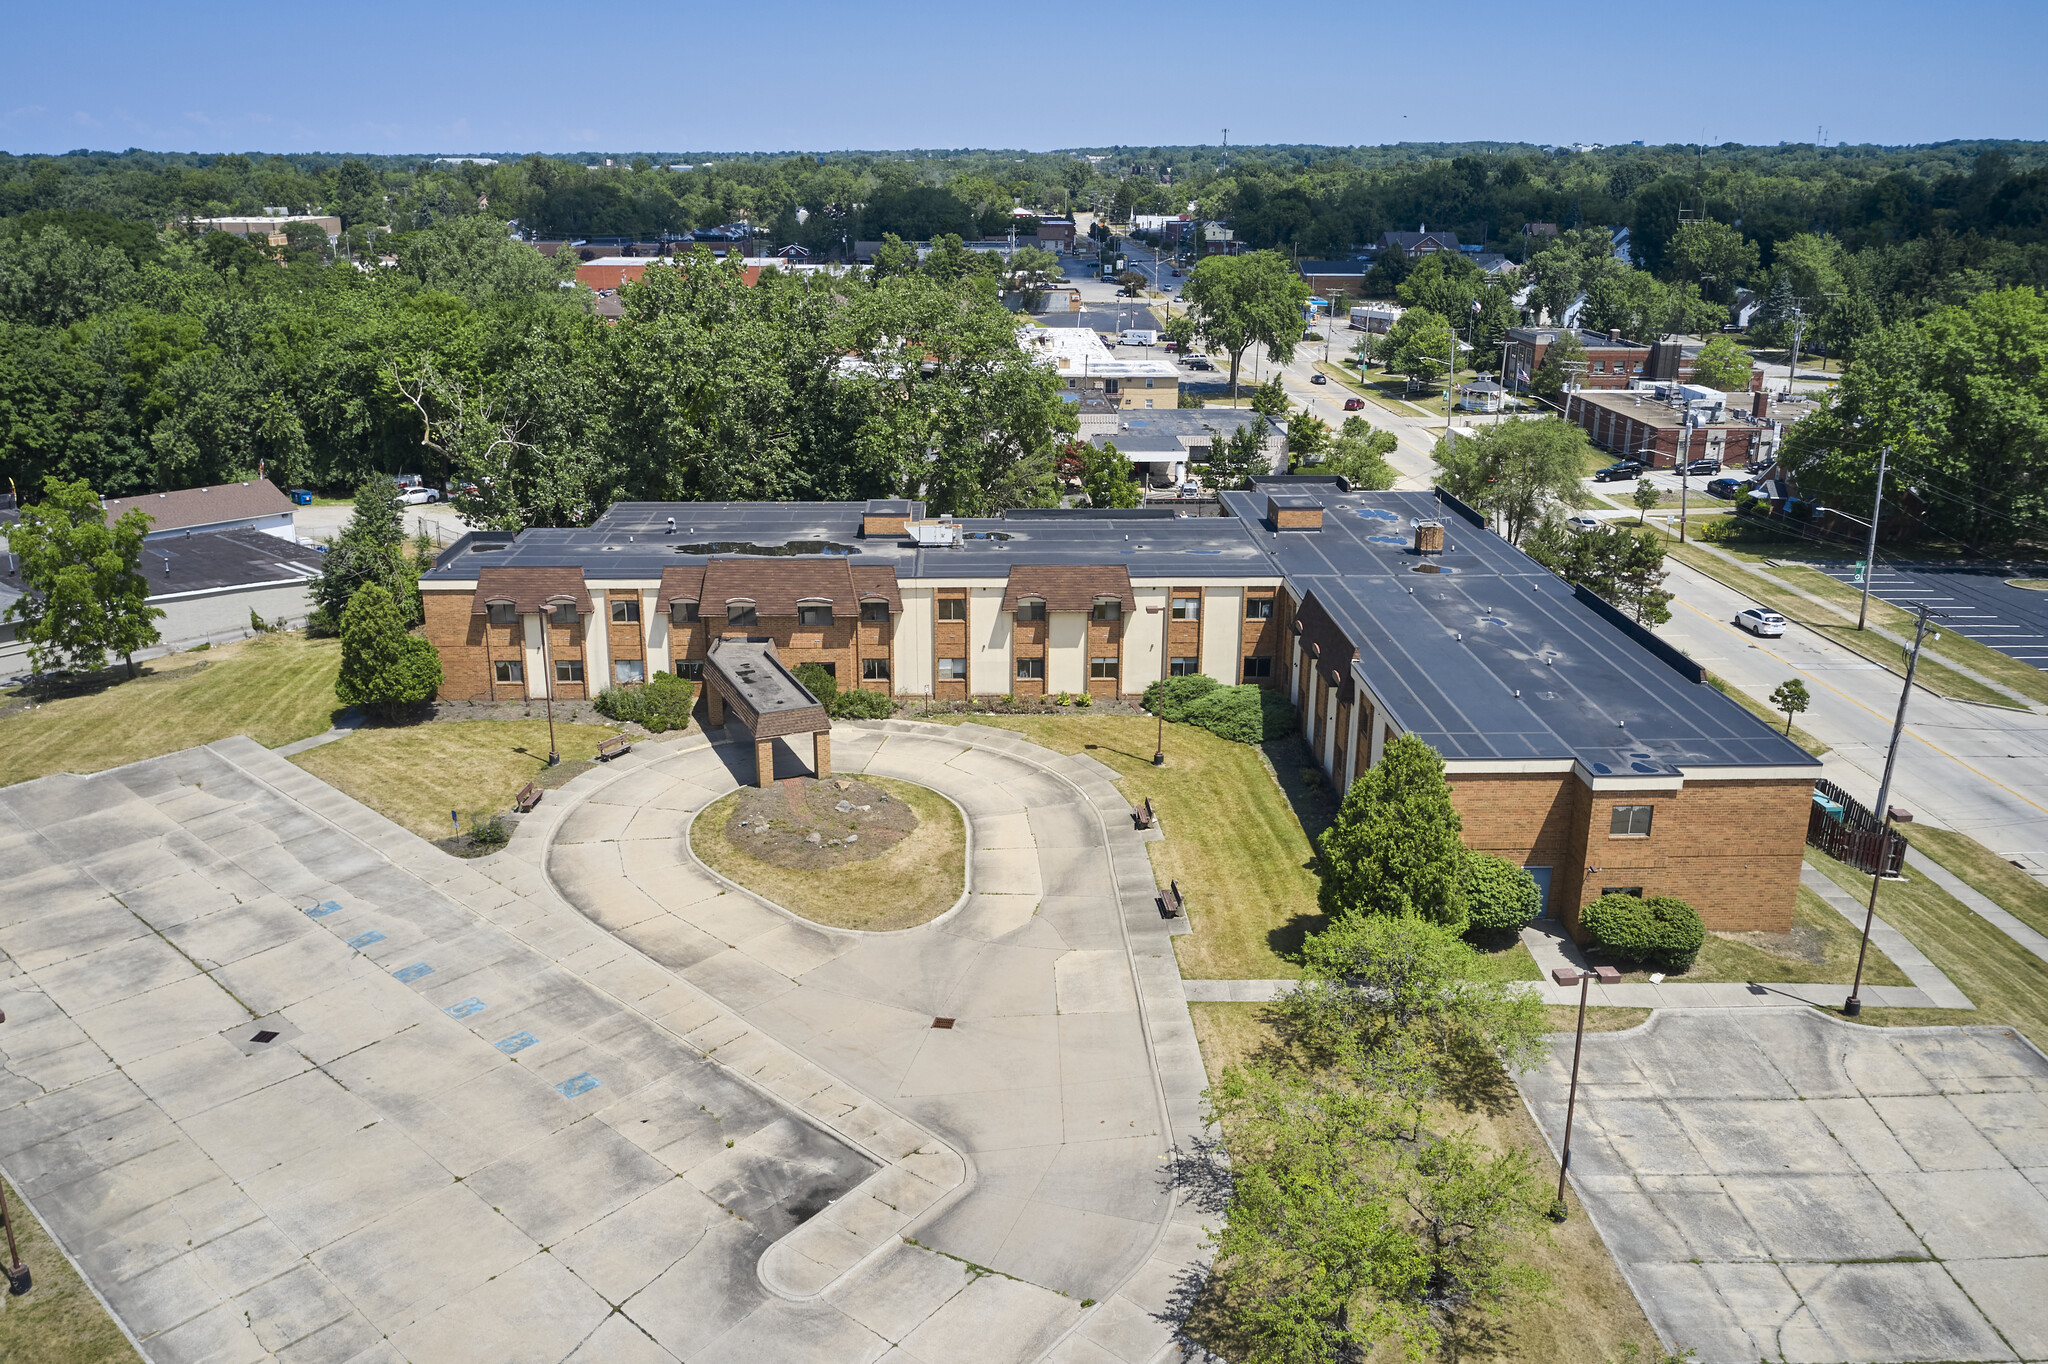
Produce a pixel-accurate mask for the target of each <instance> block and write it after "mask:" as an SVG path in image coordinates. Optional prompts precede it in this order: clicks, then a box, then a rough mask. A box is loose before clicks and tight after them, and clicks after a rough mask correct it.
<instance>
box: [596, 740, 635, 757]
mask: <svg viewBox="0 0 2048 1364" xmlns="http://www.w3.org/2000/svg"><path fill="white" fill-rule="evenodd" d="M632 751H633V739H632V736H631V735H627V734H614V735H612V737H611V738H609V739H606V740H605V741H604V742H603V743H601V744H599V745H598V746H597V760H598V761H599V762H601V763H605V762H610V761H611V760H612V759H613V758H616V757H618V756H619V755H620V754H621V753H631V752H632Z"/></svg>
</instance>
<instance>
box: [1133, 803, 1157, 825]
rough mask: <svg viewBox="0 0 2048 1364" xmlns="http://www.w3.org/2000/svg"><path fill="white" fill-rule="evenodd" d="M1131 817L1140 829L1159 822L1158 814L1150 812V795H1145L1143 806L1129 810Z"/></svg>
mask: <svg viewBox="0 0 2048 1364" xmlns="http://www.w3.org/2000/svg"><path fill="white" fill-rule="evenodd" d="M1131 818H1132V819H1133V820H1134V821H1136V823H1137V825H1138V827H1139V828H1140V829H1149V828H1151V827H1152V826H1153V825H1155V824H1157V823H1158V822H1159V816H1157V815H1155V814H1153V813H1152V797H1150V796H1147V797H1145V805H1144V808H1142V809H1138V810H1133V811H1131Z"/></svg>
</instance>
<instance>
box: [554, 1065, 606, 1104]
mask: <svg viewBox="0 0 2048 1364" xmlns="http://www.w3.org/2000/svg"><path fill="white" fill-rule="evenodd" d="M600 1083H601V1082H600V1081H599V1080H598V1078H597V1077H596V1076H595V1075H592V1074H591V1073H590V1072H589V1071H587V1070H586V1071H584V1072H583V1073H582V1074H581V1075H571V1076H570V1077H569V1078H568V1079H566V1080H564V1081H562V1083H560V1084H558V1085H556V1086H555V1092H556V1093H558V1094H560V1095H561V1096H562V1097H563V1098H565V1099H573V1098H575V1097H576V1096H577V1095H578V1094H588V1093H589V1092H590V1091H591V1090H593V1089H596V1088H597V1087H598V1085H599V1084H600Z"/></svg>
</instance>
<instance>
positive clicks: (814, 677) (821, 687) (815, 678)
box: [795, 663, 839, 714]
mask: <svg viewBox="0 0 2048 1364" xmlns="http://www.w3.org/2000/svg"><path fill="white" fill-rule="evenodd" d="M795 674H796V680H797V681H799V682H801V683H803V684H804V687H805V688H806V689H807V690H808V691H809V692H810V693H811V695H813V696H815V697H817V698H818V700H819V701H821V702H823V703H824V706H825V710H826V712H827V713H828V714H829V713H830V712H831V710H832V700H833V698H834V697H836V696H838V695H839V679H838V678H836V677H834V676H833V675H832V674H831V673H830V672H829V671H827V670H826V667H825V665H824V664H822V663H799V664H797V665H796V669H795Z"/></svg>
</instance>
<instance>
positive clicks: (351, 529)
mask: <svg viewBox="0 0 2048 1364" xmlns="http://www.w3.org/2000/svg"><path fill="white" fill-rule="evenodd" d="M404 505H405V504H404V503H403V502H401V501H400V500H399V496H398V485H397V484H396V483H395V482H393V481H392V479H391V476H390V475H389V474H371V475H370V476H369V477H368V478H366V479H364V480H363V481H362V483H361V484H360V485H358V486H357V488H356V500H355V510H354V512H353V513H352V514H351V516H350V517H349V522H348V524H347V525H346V526H343V527H342V529H341V534H340V535H338V536H336V537H335V541H334V543H333V544H332V545H330V546H329V547H328V550H327V555H326V558H325V559H324V560H323V561H322V563H321V565H320V576H319V577H317V578H315V579H314V580H313V606H314V617H315V620H314V623H313V624H312V625H311V626H310V627H309V628H311V630H312V631H313V633H315V634H326V633H331V632H332V631H333V630H334V629H336V628H337V627H338V626H339V624H340V621H341V616H342V612H343V611H344V610H346V609H347V607H348V605H349V603H350V602H352V601H354V600H355V596H356V593H357V591H358V590H359V589H361V588H362V587H363V585H364V584H366V583H376V584H378V585H380V586H381V587H383V589H384V591H385V593H386V594H387V595H388V596H389V597H390V598H391V600H392V602H393V603H394V604H395V605H396V606H397V607H398V610H399V612H400V614H401V615H402V616H403V617H404V620H405V624H407V625H408V626H410V625H415V624H417V623H418V622H419V620H420V604H419V566H418V564H417V562H416V561H409V560H408V556H407V555H406V553H405V517H404V513H403V512H402V511H401V510H400V509H401V508H402V507H403V506H404Z"/></svg>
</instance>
